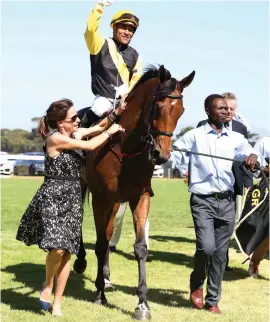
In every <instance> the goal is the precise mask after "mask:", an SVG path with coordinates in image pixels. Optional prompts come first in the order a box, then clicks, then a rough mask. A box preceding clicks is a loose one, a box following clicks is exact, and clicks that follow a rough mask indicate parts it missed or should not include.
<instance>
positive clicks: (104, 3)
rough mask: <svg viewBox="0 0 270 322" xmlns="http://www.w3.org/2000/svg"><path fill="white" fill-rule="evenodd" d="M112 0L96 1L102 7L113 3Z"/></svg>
mask: <svg viewBox="0 0 270 322" xmlns="http://www.w3.org/2000/svg"><path fill="white" fill-rule="evenodd" d="M113 1H114V0H100V1H99V2H98V3H99V4H101V5H102V6H104V7H108V6H110V5H111V4H112V3H113Z"/></svg>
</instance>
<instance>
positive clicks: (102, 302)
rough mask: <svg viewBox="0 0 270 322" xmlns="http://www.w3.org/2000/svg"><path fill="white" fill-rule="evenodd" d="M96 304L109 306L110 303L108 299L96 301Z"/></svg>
mask: <svg viewBox="0 0 270 322" xmlns="http://www.w3.org/2000/svg"><path fill="white" fill-rule="evenodd" d="M94 304H98V305H104V306H106V305H107V304H108V301H107V299H96V300H95V301H94Z"/></svg>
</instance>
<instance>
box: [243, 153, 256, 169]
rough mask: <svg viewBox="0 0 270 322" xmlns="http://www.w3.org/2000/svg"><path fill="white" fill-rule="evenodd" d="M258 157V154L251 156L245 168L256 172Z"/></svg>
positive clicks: (247, 159) (246, 161)
mask: <svg viewBox="0 0 270 322" xmlns="http://www.w3.org/2000/svg"><path fill="white" fill-rule="evenodd" d="M257 159H258V156H257V155H256V154H250V155H249V156H248V157H247V158H246V160H245V161H244V164H245V167H247V168H248V169H250V170H254V167H255V165H256V163H257Z"/></svg>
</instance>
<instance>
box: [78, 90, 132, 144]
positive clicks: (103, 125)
mask: <svg viewBox="0 0 270 322" xmlns="http://www.w3.org/2000/svg"><path fill="white" fill-rule="evenodd" d="M126 97H127V95H125V96H123V97H122V98H121V100H120V103H119V106H118V107H117V108H116V109H115V111H114V112H112V113H110V114H109V115H108V116H106V117H105V118H104V119H103V120H101V121H100V122H99V123H98V124H97V125H94V126H91V127H89V128H79V129H78V131H77V132H76V134H75V136H76V138H77V139H78V140H80V139H85V138H87V137H89V136H95V135H97V134H100V133H102V132H103V131H105V130H107V129H108V128H109V127H110V126H111V125H112V124H113V122H114V121H115V119H116V117H117V116H118V115H120V114H121V113H122V112H123V111H124V110H125V108H126V105H127V103H126V102H125V99H126Z"/></svg>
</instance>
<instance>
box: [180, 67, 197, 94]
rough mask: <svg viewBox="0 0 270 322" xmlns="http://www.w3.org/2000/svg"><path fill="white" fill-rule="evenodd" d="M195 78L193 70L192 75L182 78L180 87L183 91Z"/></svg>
mask: <svg viewBox="0 0 270 322" xmlns="http://www.w3.org/2000/svg"><path fill="white" fill-rule="evenodd" d="M194 76H195V70H193V72H192V73H190V74H189V75H188V76H187V77H185V78H183V79H182V80H181V81H180V84H181V87H182V88H183V89H184V88H185V87H188V86H189V85H190V84H191V82H192V81H193V78H194Z"/></svg>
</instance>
